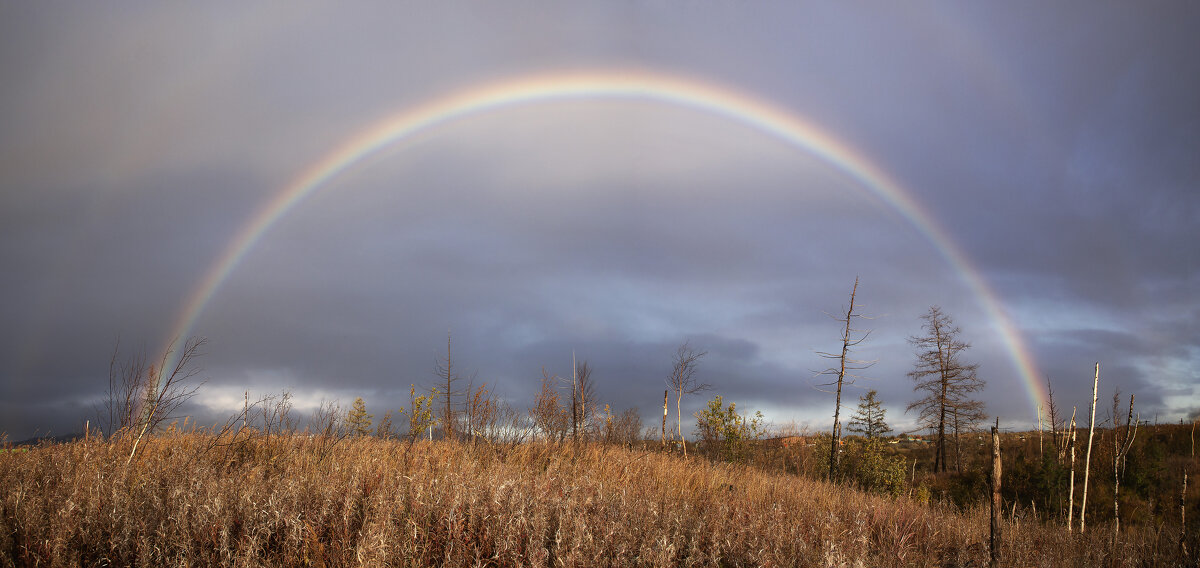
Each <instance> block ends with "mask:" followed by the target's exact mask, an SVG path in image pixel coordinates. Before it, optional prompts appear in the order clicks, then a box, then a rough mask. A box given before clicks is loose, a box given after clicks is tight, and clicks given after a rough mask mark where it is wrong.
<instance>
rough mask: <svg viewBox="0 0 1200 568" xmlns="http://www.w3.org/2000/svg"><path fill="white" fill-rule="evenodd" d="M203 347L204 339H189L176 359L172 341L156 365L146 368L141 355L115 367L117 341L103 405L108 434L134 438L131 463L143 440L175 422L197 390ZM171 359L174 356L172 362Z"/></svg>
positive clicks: (201, 382)
mask: <svg viewBox="0 0 1200 568" xmlns="http://www.w3.org/2000/svg"><path fill="white" fill-rule="evenodd" d="M205 343H207V340H205V339H204V338H197V337H193V338H189V339H188V340H187V341H185V342H184V343H183V347H182V348H181V349H180V351H179V353H178V355H176V354H175V342H174V341H172V342H171V344H170V345H168V346H167V348H166V349H165V350H164V351H163V354H162V357H161V358H160V359H159V361H158V363H157V364H149V365H147V361H148V359H147V357H146V354H145V352H144V351H142V352H139V353H136V354H134V355H133V356H131V357H129V358H127V359H126V360H125V362H124V363H120V364H118V362H117V361H118V360H119V359H120V354H119V353H120V342H119V341H118V343H117V346H116V347H115V348H114V349H113V355H112V358H111V359H110V360H109V373H108V388H109V390H108V400H107V403H106V405H107V408H108V415H109V425H108V427H109V429H110V431H113V433H117V432H123V433H125V434H129V435H133V436H134V441H133V449H132V450H131V451H130V453H129V460H128V461H130V462H132V461H133V458H134V456H136V455H137V451H138V447H139V446H140V444H141V442H142V440H143V439H145V437H146V436H147V435H149V434H152V433H154V432H155V431H156V430H158V428H159V427H160V426H161V425H162V424H163V423H164V422H166V421H168V420H172V419H175V418H178V416H177V415H176V412H177V411H178V410H179V408H180V407H181V406H183V405H184V403H186V402H187V401H188V400H190V399H191V398H192V397H193V396H195V395H196V392H197V391H198V390H199V389H200V386H201V385H202V384H203V381H200V382H196V381H195V378H196V375H197V374H199V373H200V370H199V369H197V368H196V367H195V361H196V358H198V357H200V356H201V355H203V352H202V351H201V348H203V347H204V345H205ZM172 356H175V357H174V359H172Z"/></svg>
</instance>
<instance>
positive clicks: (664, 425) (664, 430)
mask: <svg viewBox="0 0 1200 568" xmlns="http://www.w3.org/2000/svg"><path fill="white" fill-rule="evenodd" d="M670 392H671V391H669V390H665V389H664V390H663V423H662V445H663V447H664V448H665V447H667V394H668V393H670Z"/></svg>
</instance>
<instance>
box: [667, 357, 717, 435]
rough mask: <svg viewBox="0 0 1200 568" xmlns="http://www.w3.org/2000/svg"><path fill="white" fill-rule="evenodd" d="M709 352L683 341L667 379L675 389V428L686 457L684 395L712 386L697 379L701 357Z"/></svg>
mask: <svg viewBox="0 0 1200 568" xmlns="http://www.w3.org/2000/svg"><path fill="white" fill-rule="evenodd" d="M707 354H708V352H707V351H696V350H695V349H693V348H692V346H691V345H690V344H688V342H686V341H685V342H683V344H681V345H680V346H679V349H678V350H676V352H675V361H674V363H673V364H672V366H671V376H670V378H668V379H667V386H668V387H669V388H670V389H671V390H674V391H675V429H676V434H677V435H678V436H679V444H680V445H681V446H683V455H684V457H687V440H685V439H684V438H683V410H682V406H683V395H685V394H696V393H698V392H701V391H706V390H708V389H710V388H712V385H710V384H708V383H702V382H700V381H699V380H697V379H696V370H697V367H698V366H699V364H700V358H702V357H704V356H705V355H707ZM664 420H665V418H664ZM664 429H665V427H664Z"/></svg>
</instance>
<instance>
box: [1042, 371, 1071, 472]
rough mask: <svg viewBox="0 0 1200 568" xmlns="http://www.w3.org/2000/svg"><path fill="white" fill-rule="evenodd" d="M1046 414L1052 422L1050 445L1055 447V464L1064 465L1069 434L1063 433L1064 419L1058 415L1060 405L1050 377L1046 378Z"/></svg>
mask: <svg viewBox="0 0 1200 568" xmlns="http://www.w3.org/2000/svg"><path fill="white" fill-rule="evenodd" d="M1046 393H1047V401H1046V413H1047V415H1048V416H1047V418H1049V420H1050V444H1051V445H1052V446H1054V451H1055V459H1056V460H1057V461H1056V462H1055V463H1058V464H1060V465H1061V464H1062V463H1063V461H1065V460H1066V459H1067V434H1066V432H1064V431H1063V429H1062V426H1064V425H1063V424H1059V421H1060V420H1061V418H1062V417H1060V416H1059V413H1058V405H1056V404H1055V403H1054V387H1053V386H1052V385H1051V384H1050V377H1046Z"/></svg>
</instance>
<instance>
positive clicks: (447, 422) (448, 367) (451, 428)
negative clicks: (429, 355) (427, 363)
mask: <svg viewBox="0 0 1200 568" xmlns="http://www.w3.org/2000/svg"><path fill="white" fill-rule="evenodd" d="M434 374H435V375H437V378H438V386H439V387H441V388H439V389H438V390H439V391H440V392H439V394H440V395H441V397H442V407H441V420H440V422H441V425H442V434H443V436H444V437H445V439H447V440H453V439H455V437H456V435H457V429H458V424H457V421H458V412H457V411H456V410H455V408H454V405H455V402H454V401H455V400H456V399H458V398H459V397H460V396H463V395H464V393H463V391H462V389H460V388H459V387H458V383H459V381H461V380H462V377H460V376H459V374H458V371H456V370H455V368H454V358H453V356H452V354H451V351H450V332H446V359H445V360H442V359H438V360H437V363H436V364H435V365H434Z"/></svg>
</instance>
